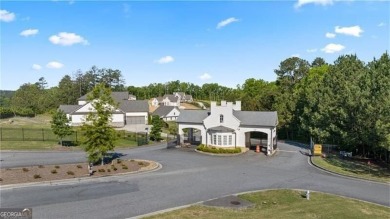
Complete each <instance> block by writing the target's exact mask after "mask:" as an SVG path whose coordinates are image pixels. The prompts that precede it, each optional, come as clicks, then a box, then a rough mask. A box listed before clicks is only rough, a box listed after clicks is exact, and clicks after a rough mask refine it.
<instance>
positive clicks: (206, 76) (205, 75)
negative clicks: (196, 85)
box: [199, 73, 211, 81]
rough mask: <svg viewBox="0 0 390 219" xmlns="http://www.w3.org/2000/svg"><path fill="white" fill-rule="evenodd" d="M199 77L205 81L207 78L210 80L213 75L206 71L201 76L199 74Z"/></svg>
mask: <svg viewBox="0 0 390 219" xmlns="http://www.w3.org/2000/svg"><path fill="white" fill-rule="evenodd" d="M199 78H200V80H202V81H205V80H209V79H210V78H211V75H209V74H208V73H204V74H202V75H201V76H199Z"/></svg>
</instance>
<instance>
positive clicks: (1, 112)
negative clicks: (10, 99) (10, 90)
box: [0, 107, 14, 119]
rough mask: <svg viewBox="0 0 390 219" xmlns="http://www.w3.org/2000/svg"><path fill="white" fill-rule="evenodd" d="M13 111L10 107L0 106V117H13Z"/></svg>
mask: <svg viewBox="0 0 390 219" xmlns="http://www.w3.org/2000/svg"><path fill="white" fill-rule="evenodd" d="M13 116H14V113H13V112H12V110H11V109H10V108H5V107H0V119H6V118H10V117H13Z"/></svg>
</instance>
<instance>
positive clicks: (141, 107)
mask: <svg viewBox="0 0 390 219" xmlns="http://www.w3.org/2000/svg"><path fill="white" fill-rule="evenodd" d="M119 109H120V110H122V111H123V112H149V104H148V101H147V100H131V101H130V100H128V101H121V102H120V103H119Z"/></svg>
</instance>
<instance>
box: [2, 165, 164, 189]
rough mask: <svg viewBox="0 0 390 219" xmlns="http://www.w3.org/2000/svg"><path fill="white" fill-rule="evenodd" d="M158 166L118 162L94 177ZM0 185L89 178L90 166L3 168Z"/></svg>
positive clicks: (100, 168) (98, 168)
mask: <svg viewBox="0 0 390 219" xmlns="http://www.w3.org/2000/svg"><path fill="white" fill-rule="evenodd" d="M156 165H157V164H155V163H154V162H153V163H150V162H147V161H142V160H120V161H119V162H117V161H116V160H115V161H114V162H112V163H110V164H105V165H103V166H101V165H98V166H94V167H93V171H94V173H93V177H98V176H109V175H115V174H118V173H130V172H134V171H138V170H148V169H153V168H155V167H156ZM0 176H1V178H0V185H7V184H16V183H29V182H40V181H52V180H61V179H71V178H79V177H89V172H88V164H87V163H76V164H58V165H39V166H29V167H18V168H6V169H4V168H1V169H0Z"/></svg>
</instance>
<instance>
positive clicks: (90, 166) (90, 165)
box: [88, 163, 93, 176]
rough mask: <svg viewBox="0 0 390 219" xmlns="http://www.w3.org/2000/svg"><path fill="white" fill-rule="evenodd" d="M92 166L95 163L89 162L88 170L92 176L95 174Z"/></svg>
mask: <svg viewBox="0 0 390 219" xmlns="http://www.w3.org/2000/svg"><path fill="white" fill-rule="evenodd" d="M92 166H93V164H92V163H90V164H88V171H89V176H92V174H93V169H92Z"/></svg>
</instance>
